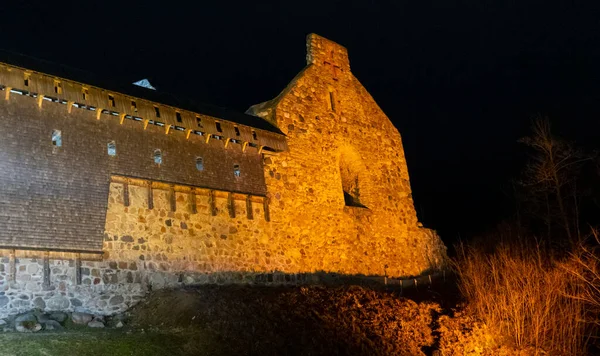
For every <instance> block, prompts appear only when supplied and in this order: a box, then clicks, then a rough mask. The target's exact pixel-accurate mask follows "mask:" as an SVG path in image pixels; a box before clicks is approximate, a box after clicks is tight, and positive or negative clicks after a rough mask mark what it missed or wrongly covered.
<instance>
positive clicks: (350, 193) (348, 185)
mask: <svg viewBox="0 0 600 356" xmlns="http://www.w3.org/2000/svg"><path fill="white" fill-rule="evenodd" d="M362 169H363V167H362V163H361V161H360V156H359V155H358V154H357V153H354V152H344V153H342V155H341V156H340V178H341V180H342V191H343V192H344V203H345V205H346V206H354V207H363V208H364V207H365V205H364V204H363V200H364V192H363V191H362V190H361V184H362V183H363V182H361V177H362V176H363V175H361V174H360V173H361V172H362Z"/></svg>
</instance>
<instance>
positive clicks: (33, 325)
mask: <svg viewBox="0 0 600 356" xmlns="http://www.w3.org/2000/svg"><path fill="white" fill-rule="evenodd" d="M15 329H16V330H17V331H18V332H21V333H33V332H36V331H40V330H42V325H41V324H40V323H38V322H37V318H36V317H35V315H34V314H33V313H25V314H21V315H19V316H17V317H16V318H15Z"/></svg>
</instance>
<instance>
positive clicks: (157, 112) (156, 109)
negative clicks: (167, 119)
mask: <svg viewBox="0 0 600 356" xmlns="http://www.w3.org/2000/svg"><path fill="white" fill-rule="evenodd" d="M154 113H155V114H156V117H159V118H160V109H159V108H158V106H155V107H154Z"/></svg>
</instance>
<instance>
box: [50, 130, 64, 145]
mask: <svg viewBox="0 0 600 356" xmlns="http://www.w3.org/2000/svg"><path fill="white" fill-rule="evenodd" d="M52 146H56V147H61V146H62V132H60V130H52Z"/></svg>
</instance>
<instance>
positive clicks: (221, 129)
mask: <svg viewBox="0 0 600 356" xmlns="http://www.w3.org/2000/svg"><path fill="white" fill-rule="evenodd" d="M215 127H216V128H217V132H223V128H222V127H221V123H220V122H218V121H216V122H215Z"/></svg>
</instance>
